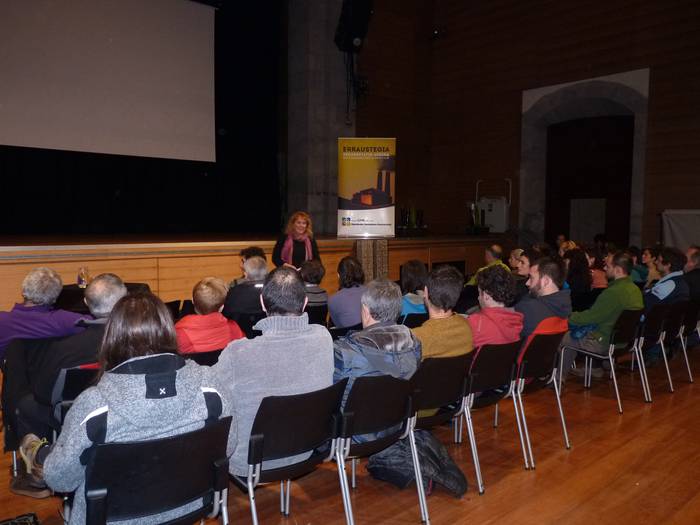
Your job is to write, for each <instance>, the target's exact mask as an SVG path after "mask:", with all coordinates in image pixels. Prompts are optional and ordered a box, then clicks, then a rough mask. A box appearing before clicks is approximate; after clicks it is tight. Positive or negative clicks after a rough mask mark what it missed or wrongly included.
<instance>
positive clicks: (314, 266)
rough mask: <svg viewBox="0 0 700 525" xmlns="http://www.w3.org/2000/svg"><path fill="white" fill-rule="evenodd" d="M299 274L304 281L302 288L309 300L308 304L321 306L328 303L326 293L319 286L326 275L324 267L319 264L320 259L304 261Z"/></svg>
mask: <svg viewBox="0 0 700 525" xmlns="http://www.w3.org/2000/svg"><path fill="white" fill-rule="evenodd" d="M299 275H300V276H301V279H302V281H304V290H305V291H306V298H307V299H308V300H309V303H308V305H309V306H323V305H324V304H328V293H327V292H326V290H324V289H323V288H321V281H322V280H323V277H324V276H325V275H326V269H325V268H324V267H323V265H322V264H321V261H317V260H313V261H305V262H304V263H303V264H302V265H301V268H300V269H299Z"/></svg>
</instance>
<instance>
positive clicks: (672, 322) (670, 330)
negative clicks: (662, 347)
mask: <svg viewBox="0 0 700 525" xmlns="http://www.w3.org/2000/svg"><path fill="white" fill-rule="evenodd" d="M689 306H690V301H678V302H675V303H673V304H671V306H670V307H669V309H668V313H667V314H666V322H665V323H664V331H665V332H666V338H667V339H668V340H673V339H675V338H676V336H677V335H678V334H679V333H680V331H681V328H682V327H683V321H684V320H685V315H686V313H687V311H688V307H689Z"/></svg>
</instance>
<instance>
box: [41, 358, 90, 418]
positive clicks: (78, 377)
mask: <svg viewBox="0 0 700 525" xmlns="http://www.w3.org/2000/svg"><path fill="white" fill-rule="evenodd" d="M98 373H99V366H98V365H97V363H90V364H88V365H80V366H76V367H73V368H63V369H61V371H60V372H59V373H58V377H57V378H56V382H55V383H54V386H53V390H52V393H51V404H52V405H53V416H54V418H55V420H56V423H58V427H56V428H57V429H59V428H60V426H61V425H63V420H64V419H65V417H66V414H67V413H68V409H69V408H70V407H71V406H72V405H73V401H75V398H77V397H78V396H79V395H80V394H81V393H82V392H83V390H85V389H86V388H87V387H89V386H90V385H91V384H92V383H93V382H94V381H95V378H96V377H97V374H98Z"/></svg>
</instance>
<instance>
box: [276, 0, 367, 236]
mask: <svg viewBox="0 0 700 525" xmlns="http://www.w3.org/2000/svg"><path fill="white" fill-rule="evenodd" d="M341 5H342V0H289V1H288V13H289V17H288V24H289V25H288V49H287V61H288V64H287V68H288V79H287V82H288V85H287V87H288V123H287V128H288V130H287V152H288V153H287V184H286V186H287V209H288V211H289V212H292V211H294V210H306V211H308V212H309V213H310V214H311V216H312V218H313V220H314V231H315V232H316V233H331V234H334V233H336V231H337V229H336V223H337V214H336V210H337V199H338V153H337V138H338V137H343V136H345V137H354V136H355V123H354V113H353V114H352V115H351V117H352V118H351V120H352V123H351V124H350V125H348V124H346V119H345V101H346V91H345V62H344V55H343V53H341V52H340V51H339V50H338V48H337V47H336V46H335V43H334V42H333V37H334V36H335V28H336V25H337V23H338V16H339V15H340V9H341Z"/></svg>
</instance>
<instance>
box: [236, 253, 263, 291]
mask: <svg viewBox="0 0 700 525" xmlns="http://www.w3.org/2000/svg"><path fill="white" fill-rule="evenodd" d="M238 256H239V257H240V258H241V263H240V268H241V272H242V273H243V276H242V277H238V278H237V279H234V280H233V281H231V283H230V284H229V287H231V288H233V287H234V286H236V285H237V284H241V283H244V282H246V276H245V267H244V265H245V262H246V261H247V260H248V259H250V258H251V257H262V258H263V260H265V262H267V256H266V255H265V250H263V249H262V248H260V247H259V246H248V247H247V248H243V249H242V250H241V251H240V252H239V253H238Z"/></svg>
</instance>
